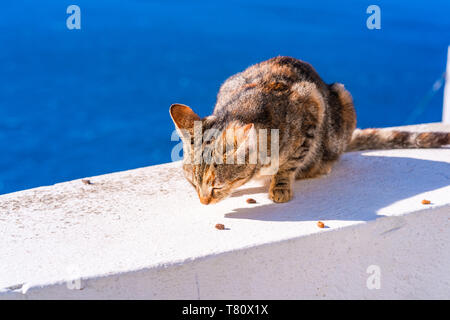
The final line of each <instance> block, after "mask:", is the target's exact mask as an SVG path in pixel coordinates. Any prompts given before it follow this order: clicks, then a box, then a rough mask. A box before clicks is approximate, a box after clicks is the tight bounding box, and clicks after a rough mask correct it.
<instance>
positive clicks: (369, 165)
mask: <svg viewBox="0 0 450 320" xmlns="http://www.w3.org/2000/svg"><path fill="white" fill-rule="evenodd" d="M383 152H385V151H378V152H372V151H371V152H367V151H365V152H354V153H348V154H345V155H344V156H343V157H342V158H341V160H340V161H339V162H338V163H337V164H336V165H335V167H334V169H333V171H332V172H331V173H330V174H329V175H328V176H324V177H320V178H316V179H307V180H297V181H296V182H295V184H294V192H295V193H294V198H293V199H292V200H291V201H290V202H288V203H284V204H275V203H271V204H267V205H261V206H255V207H253V208H248V207H246V208H236V209H233V211H232V212H229V213H227V214H226V215H225V217H226V218H233V219H254V220H265V221H311V220H312V221H317V220H318V219H321V220H352V221H355V220H357V221H369V220H374V219H376V218H377V217H380V215H383V214H384V213H383V211H385V210H383V209H386V208H387V207H389V206H391V205H394V204H395V203H397V202H399V201H401V200H404V199H407V198H410V197H413V196H416V195H418V194H421V193H424V192H429V191H433V190H436V189H439V188H442V187H446V186H449V185H450V163H448V162H443V161H442V162H441V161H430V160H421V159H415V158H406V157H396V156H392V155H388V154H386V156H380V153H383ZM375 154H376V155H375ZM444 155H445V154H444ZM267 189H268V187H267V186H265V187H258V188H248V189H240V190H238V191H236V192H235V193H234V194H233V195H232V197H236V196H249V195H251V194H257V193H267ZM411 205H420V204H417V201H415V200H414V202H413V203H412V204H411ZM411 205H410V207H411ZM421 208H422V207H421ZM422 209H423V208H422ZM401 210H402V208H400V207H399V208H395V214H400V213H401Z"/></svg>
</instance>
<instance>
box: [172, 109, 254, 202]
mask: <svg viewBox="0 0 450 320" xmlns="http://www.w3.org/2000/svg"><path fill="white" fill-rule="evenodd" d="M170 115H171V117H172V120H173V122H174V123H175V127H176V129H177V131H178V133H179V135H180V137H181V139H182V141H183V153H184V160H183V171H184V175H185V177H186V179H187V180H188V181H189V182H190V183H191V184H192V185H193V186H194V188H195V189H196V191H197V194H198V197H199V199H200V202H201V203H202V204H212V203H217V202H219V201H221V200H223V199H225V198H226V197H228V196H229V195H230V194H231V193H232V192H233V190H235V189H236V188H238V187H240V186H241V185H243V184H244V183H245V182H247V181H248V180H249V179H251V178H252V176H253V175H254V173H255V170H256V163H255V164H250V163H249V162H250V161H249V157H250V154H251V153H253V152H255V150H256V134H255V130H254V125H253V124H242V123H240V122H232V123H229V124H221V123H218V121H217V119H215V117H214V116H209V117H206V118H203V119H201V118H200V117H199V116H198V115H197V114H195V112H194V111H192V109H191V108H189V107H188V106H185V105H182V104H173V105H172V106H171V107H170Z"/></svg>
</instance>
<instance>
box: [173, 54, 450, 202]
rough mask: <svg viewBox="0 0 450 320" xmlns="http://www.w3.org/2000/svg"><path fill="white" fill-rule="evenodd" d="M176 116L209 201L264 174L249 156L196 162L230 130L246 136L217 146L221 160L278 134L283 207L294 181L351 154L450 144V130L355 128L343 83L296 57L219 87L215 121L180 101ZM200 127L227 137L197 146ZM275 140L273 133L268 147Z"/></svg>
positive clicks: (187, 166) (188, 166)
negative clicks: (273, 131)
mask: <svg viewBox="0 0 450 320" xmlns="http://www.w3.org/2000/svg"><path fill="white" fill-rule="evenodd" d="M170 115H171V117H172V120H173V121H174V123H175V127H176V129H177V130H178V132H181V133H182V135H181V137H182V140H183V152H184V158H185V161H184V163H183V170H184V174H185V177H186V178H187V180H188V181H189V182H190V183H191V184H192V185H193V186H194V187H195V189H196V190H197V193H198V196H199V198H200V202H201V203H202V204H211V203H216V202H218V201H220V200H222V199H224V198H226V197H227V196H229V195H230V194H231V193H232V191H233V190H235V189H236V188H238V187H239V186H241V185H243V184H244V183H246V182H247V181H249V180H250V179H252V178H254V177H256V176H258V175H259V174H260V173H261V171H262V169H263V167H264V166H265V164H262V163H259V162H257V163H256V164H255V163H251V164H250V162H249V157H248V156H246V157H245V162H244V163H240V164H238V163H234V164H229V163H226V161H213V162H212V163H211V162H210V163H207V162H205V161H200V162H198V161H197V162H195V161H191V160H192V159H193V158H194V157H195V155H194V153H195V149H196V148H195V146H198V148H200V152H203V151H204V150H205V149H206V148H207V147H208V146H211V143H213V144H214V143H215V145H217V142H222V143H224V144H223V145H227V143H228V144H229V141H228V140H226V137H227V134H225V133H224V132H228V131H229V130H233V132H240V134H237V133H236V134H235V135H234V137H233V139H232V144H233V148H232V149H231V152H230V150H228V149H226V148H225V147H222V148H215V149H214V150H213V151H212V153H213V156H214V157H215V159H219V160H220V159H221V160H225V159H226V158H230V157H234V156H235V154H236V152H237V150H238V149H243V148H244V149H246V150H247V151H250V150H249V148H252V147H251V146H252V145H253V147H254V145H255V141H256V145H257V146H258V148H261V147H263V146H261V145H260V144H261V142H259V141H260V140H258V139H257V140H255V141H253V144H252V143H251V141H250V140H251V139H253V140H254V139H255V135H251V134H250V132H257V134H256V136H257V135H258V132H260V131H259V130H260V129H267V130H268V131H269V132H270V129H278V130H279V131H278V139H279V140H278V141H279V149H278V157H277V161H278V171H277V172H274V173H273V175H272V176H271V182H270V187H269V198H270V199H271V200H273V201H274V202H278V203H280V202H287V201H289V200H290V199H291V198H292V197H293V194H292V193H293V192H292V183H293V180H294V179H305V178H313V177H317V176H319V175H322V174H327V173H329V172H330V170H331V167H332V165H333V163H335V162H336V161H337V160H338V158H339V156H340V155H341V154H342V153H344V152H346V151H355V150H368V149H394V148H434V147H440V146H442V145H445V144H450V133H443V132H427V133H412V132H404V131H392V130H379V129H366V130H359V129H355V128H356V114H355V110H354V107H353V100H352V97H351V95H350V93H349V92H348V91H347V90H346V89H345V88H344V86H343V85H342V84H340V83H333V84H330V85H328V84H326V83H325V82H324V81H323V80H322V79H321V78H320V77H319V75H318V74H317V72H316V71H315V70H314V68H313V67H312V66H311V65H309V64H308V63H306V62H303V61H300V60H298V59H295V58H291V57H276V58H272V59H270V60H267V61H264V62H261V63H258V64H255V65H253V66H250V67H249V68H247V69H246V70H244V71H243V72H240V73H237V74H235V75H233V76H231V77H230V78H228V79H227V80H226V81H225V82H224V83H223V85H222V86H221V88H220V90H219V93H218V95H217V103H216V106H215V108H214V111H213V114H212V115H210V116H208V117H205V118H203V119H202V118H200V117H199V116H198V115H197V114H195V113H194V112H193V111H192V109H190V108H189V107H187V106H185V105H182V104H173V105H172V106H171V107H170ZM195 123H197V124H200V125H201V129H202V130H203V132H205V131H206V130H208V129H216V130H218V131H220V132H223V134H221V135H215V136H214V137H213V138H212V139H209V140H208V141H204V140H200V142H199V144H196V143H197V142H196V141H198V140H195V139H194V138H193V137H194V127H195ZM252 130H255V131H252ZM194 140H195V141H194ZM270 140H271V137H270V136H269V137H268V139H267V143H269V142H270ZM258 143H259V145H258ZM264 147H267V146H264ZM269 156H270V151H269ZM186 160H189V161H186Z"/></svg>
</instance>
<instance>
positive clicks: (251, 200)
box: [247, 198, 256, 203]
mask: <svg viewBox="0 0 450 320" xmlns="http://www.w3.org/2000/svg"><path fill="white" fill-rule="evenodd" d="M247 203H256V200H255V199H252V198H248V199H247Z"/></svg>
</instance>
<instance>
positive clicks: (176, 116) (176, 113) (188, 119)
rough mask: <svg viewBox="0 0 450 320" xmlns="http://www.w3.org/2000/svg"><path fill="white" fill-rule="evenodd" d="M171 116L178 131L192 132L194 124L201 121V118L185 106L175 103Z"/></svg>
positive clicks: (171, 109)
mask: <svg viewBox="0 0 450 320" xmlns="http://www.w3.org/2000/svg"><path fill="white" fill-rule="evenodd" d="M169 112H170V116H171V117H172V120H173V123H175V126H176V127H177V128H178V129H185V130H191V129H193V128H194V122H195V121H200V117H199V116H198V115H197V114H196V113H195V112H194V111H192V109H191V108H189V107H188V106H185V105H184V104H179V103H175V104H173V105H171V106H170V110H169Z"/></svg>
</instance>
